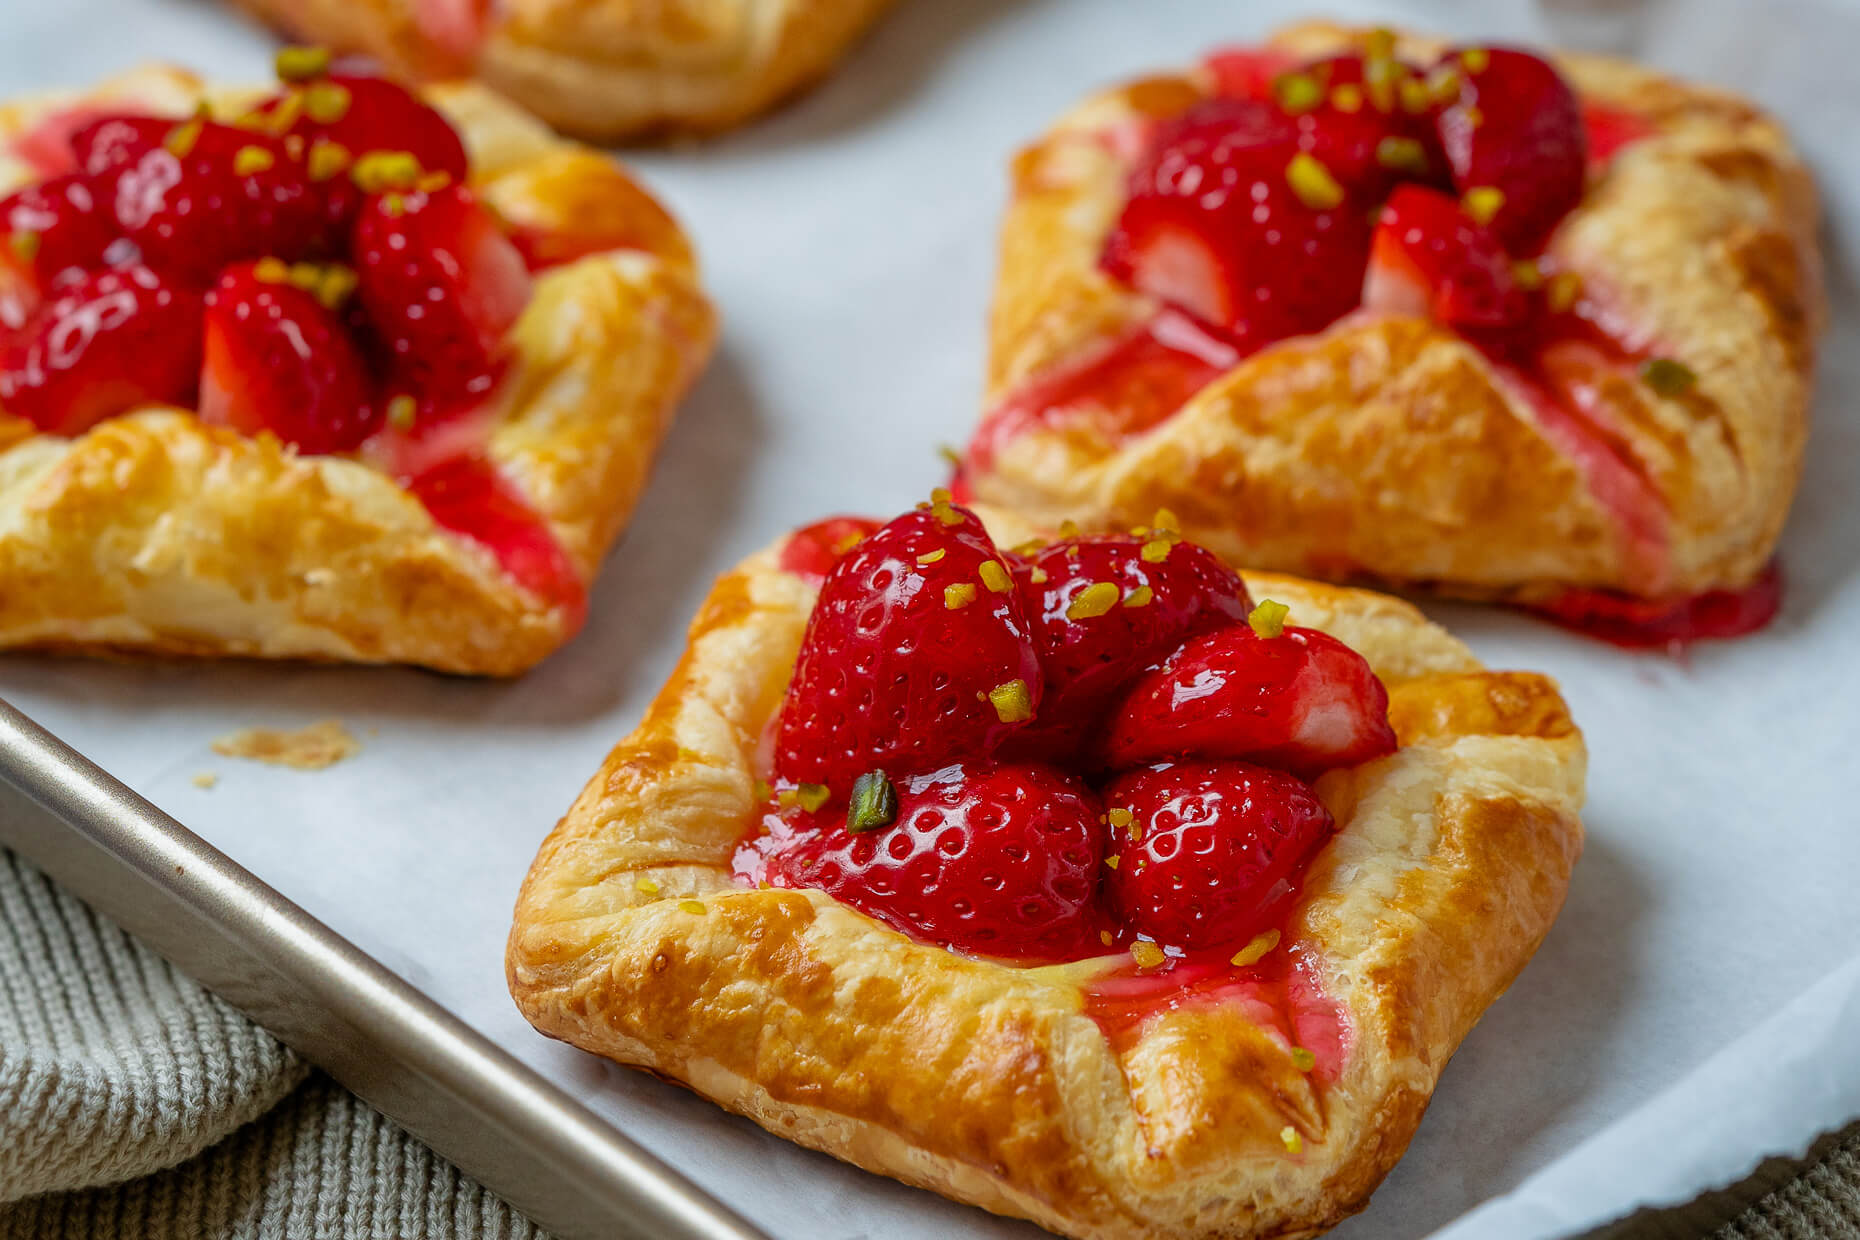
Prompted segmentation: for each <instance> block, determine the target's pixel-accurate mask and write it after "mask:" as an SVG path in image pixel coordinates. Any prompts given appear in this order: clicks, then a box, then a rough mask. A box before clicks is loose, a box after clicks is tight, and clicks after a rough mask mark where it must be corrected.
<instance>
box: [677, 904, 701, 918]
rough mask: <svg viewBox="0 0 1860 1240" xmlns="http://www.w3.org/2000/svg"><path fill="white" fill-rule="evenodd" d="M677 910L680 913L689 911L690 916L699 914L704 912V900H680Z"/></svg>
mask: <svg viewBox="0 0 1860 1240" xmlns="http://www.w3.org/2000/svg"><path fill="white" fill-rule="evenodd" d="M678 911H679V912H681V913H690V914H691V915H692V916H700V915H702V914H703V912H704V901H702V900H680V901H679V902H678Z"/></svg>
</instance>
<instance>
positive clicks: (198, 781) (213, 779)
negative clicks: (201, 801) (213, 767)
mask: <svg viewBox="0 0 1860 1240" xmlns="http://www.w3.org/2000/svg"><path fill="white" fill-rule="evenodd" d="M219 782H220V777H219V776H218V775H215V774H214V773H213V772H212V771H202V772H200V773H199V774H198V775H196V776H194V778H193V784H194V787H196V788H211V787H212V786H213V785H214V784H217V783H219Z"/></svg>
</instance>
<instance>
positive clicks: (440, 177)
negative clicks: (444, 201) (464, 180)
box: [413, 171, 452, 194]
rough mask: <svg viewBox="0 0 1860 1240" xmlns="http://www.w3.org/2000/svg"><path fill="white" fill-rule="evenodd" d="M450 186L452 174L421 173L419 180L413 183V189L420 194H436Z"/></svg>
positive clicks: (442, 172) (441, 172)
mask: <svg viewBox="0 0 1860 1240" xmlns="http://www.w3.org/2000/svg"><path fill="white" fill-rule="evenodd" d="M450 184H452V174H451V173H450V172H444V171H435V172H423V173H421V174H420V178H419V180H417V181H415V182H414V183H413V188H415V189H417V190H419V191H420V192H421V193H422V194H437V193H438V192H439V191H440V190H442V189H444V188H445V187H446V186H448V185H450Z"/></svg>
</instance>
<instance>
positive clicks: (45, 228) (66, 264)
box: [0, 173, 116, 291]
mask: <svg viewBox="0 0 1860 1240" xmlns="http://www.w3.org/2000/svg"><path fill="white" fill-rule="evenodd" d="M115 239H116V221H115V220H114V219H113V218H112V217H111V215H110V211H109V205H108V204H107V203H99V202H98V200H97V194H96V189H95V186H94V185H93V184H92V182H91V180H90V178H88V177H86V176H84V175H82V174H81V173H71V174H69V175H66V176H62V177H54V178H52V179H51V180H49V181H40V182H38V183H37V184H35V185H28V186H26V187H25V188H24V189H21V190H17V191H15V192H14V193H11V194H9V195H7V196H6V197H5V198H0V242H3V243H4V250H5V253H4V254H0V261H7V262H11V263H14V264H17V266H18V267H19V269H20V270H21V271H23V272H25V273H26V274H28V275H30V276H31V277H32V279H33V280H34V282H35V283H36V285H37V287H38V288H39V289H40V291H44V290H45V289H47V288H49V287H50V285H51V283H52V281H53V280H54V279H56V278H57V277H58V276H59V275H60V274H61V273H63V272H65V271H68V270H70V269H71V268H74V267H76V268H85V267H93V266H96V265H97V264H98V263H100V262H101V261H102V260H103V253H104V251H105V250H106V249H107V248H108V247H109V245H110V243H111V242H112V241H114V240H115Z"/></svg>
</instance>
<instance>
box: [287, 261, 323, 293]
mask: <svg viewBox="0 0 1860 1240" xmlns="http://www.w3.org/2000/svg"><path fill="white" fill-rule="evenodd" d="M284 282H285V283H286V284H289V285H290V286H291V287H292V288H297V289H302V290H303V291H304V292H306V293H312V294H314V293H315V292H316V291H317V289H319V288H321V287H322V284H323V269H322V268H321V267H319V266H317V265H316V264H315V263H292V264H291V267H290V274H289V275H287V276H285V278H284Z"/></svg>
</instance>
